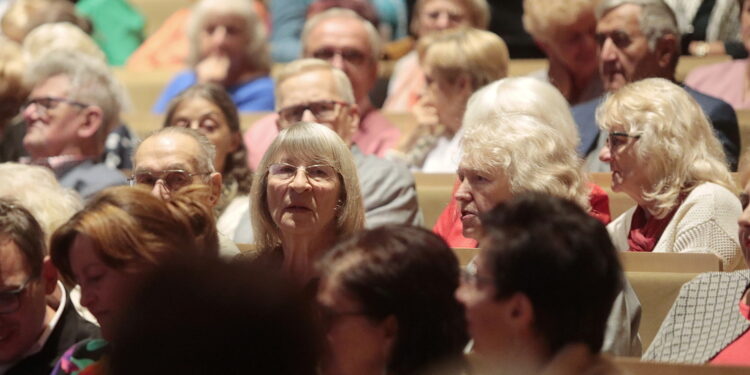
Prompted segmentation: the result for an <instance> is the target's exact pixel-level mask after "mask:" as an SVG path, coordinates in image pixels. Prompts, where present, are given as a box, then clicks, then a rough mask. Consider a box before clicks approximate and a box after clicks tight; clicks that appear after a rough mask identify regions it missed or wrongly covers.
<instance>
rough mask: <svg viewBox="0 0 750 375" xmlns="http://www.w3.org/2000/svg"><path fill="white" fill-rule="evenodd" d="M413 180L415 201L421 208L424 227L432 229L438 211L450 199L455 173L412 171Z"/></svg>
mask: <svg viewBox="0 0 750 375" xmlns="http://www.w3.org/2000/svg"><path fill="white" fill-rule="evenodd" d="M414 182H415V183H416V186H417V201H418V202H419V208H420V209H421V210H422V218H423V219H424V227H425V228H428V229H432V227H433V226H435V222H437V219H438V217H439V216H440V213H441V212H443V210H444V209H445V207H446V206H448V203H449V202H450V200H451V194H452V193H453V184H454V183H455V182H456V175H455V174H454V173H414Z"/></svg>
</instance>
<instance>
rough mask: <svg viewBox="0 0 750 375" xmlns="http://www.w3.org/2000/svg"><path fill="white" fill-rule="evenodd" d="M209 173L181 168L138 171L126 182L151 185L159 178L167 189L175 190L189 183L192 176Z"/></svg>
mask: <svg viewBox="0 0 750 375" xmlns="http://www.w3.org/2000/svg"><path fill="white" fill-rule="evenodd" d="M209 174H211V172H198V173H190V172H188V171H185V170H182V169H167V170H163V171H158V172H156V171H138V172H135V173H134V174H133V175H132V176H130V178H128V182H130V186H135V185H136V184H143V185H148V186H151V187H153V186H154V185H156V183H157V182H158V181H159V180H161V181H162V182H163V183H164V185H165V186H166V187H167V188H168V189H169V190H171V191H175V190H179V189H180V188H182V187H185V186H187V185H190V183H191V182H192V181H193V176H205V175H209Z"/></svg>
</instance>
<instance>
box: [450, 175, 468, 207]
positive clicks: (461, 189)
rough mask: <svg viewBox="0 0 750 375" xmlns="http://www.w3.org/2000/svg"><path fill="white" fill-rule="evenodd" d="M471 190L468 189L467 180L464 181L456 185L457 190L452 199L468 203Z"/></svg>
mask: <svg viewBox="0 0 750 375" xmlns="http://www.w3.org/2000/svg"><path fill="white" fill-rule="evenodd" d="M470 192H471V188H470V187H469V182H468V181H467V179H464V180H463V181H461V182H460V183H459V184H458V189H456V192H455V193H453V198H455V199H456V200H457V201H463V202H468V201H470V200H471V193H470Z"/></svg>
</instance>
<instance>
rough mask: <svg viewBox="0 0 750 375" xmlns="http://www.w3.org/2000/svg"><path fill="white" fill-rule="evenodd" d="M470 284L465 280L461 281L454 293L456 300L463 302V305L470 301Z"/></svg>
mask: <svg viewBox="0 0 750 375" xmlns="http://www.w3.org/2000/svg"><path fill="white" fill-rule="evenodd" d="M469 287H470V286H469V284H468V283H467V282H464V281H460V282H459V284H458V288H457V289H456V292H455V293H454V297H455V298H456V301H458V302H459V303H461V304H462V305H464V306H466V304H467V302H468V301H469V295H470V294H471V293H470V291H469Z"/></svg>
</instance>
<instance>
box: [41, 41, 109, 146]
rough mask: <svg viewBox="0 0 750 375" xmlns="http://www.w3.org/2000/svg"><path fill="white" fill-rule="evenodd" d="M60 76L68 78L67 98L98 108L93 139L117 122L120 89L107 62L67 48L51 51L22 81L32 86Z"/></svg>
mask: <svg viewBox="0 0 750 375" xmlns="http://www.w3.org/2000/svg"><path fill="white" fill-rule="evenodd" d="M58 75H64V76H66V77H67V78H68V80H70V91H69V93H68V99H71V100H75V101H79V102H82V103H85V104H88V105H93V106H96V107H99V108H100V109H101V110H102V116H103V117H102V126H100V127H99V130H98V131H97V140H98V141H99V142H102V143H103V142H104V139H105V137H106V136H107V134H109V132H110V131H112V129H114V128H115V127H117V125H119V122H120V109H121V108H122V103H123V91H122V88H121V87H120V85H119V84H118V83H117V81H116V80H115V79H114V76H113V75H112V73H111V72H110V71H109V68H108V67H107V65H106V64H105V63H104V62H102V61H100V60H98V59H96V58H94V57H91V56H88V55H85V54H82V53H77V52H75V51H68V50H53V51H51V52H49V53H47V54H45V55H43V56H41V57H39V58H38V59H36V61H34V63H33V64H32V65H31V67H30V68H29V69H28V70H27V73H26V82H28V83H29V85H30V87H34V86H36V85H39V84H41V83H43V82H44V81H46V80H48V79H50V78H52V77H55V76H58Z"/></svg>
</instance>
